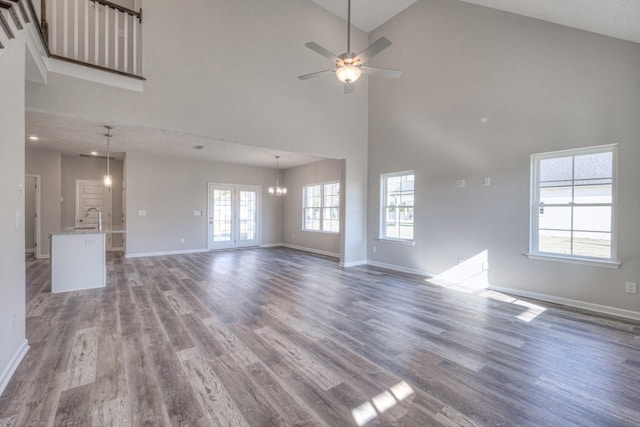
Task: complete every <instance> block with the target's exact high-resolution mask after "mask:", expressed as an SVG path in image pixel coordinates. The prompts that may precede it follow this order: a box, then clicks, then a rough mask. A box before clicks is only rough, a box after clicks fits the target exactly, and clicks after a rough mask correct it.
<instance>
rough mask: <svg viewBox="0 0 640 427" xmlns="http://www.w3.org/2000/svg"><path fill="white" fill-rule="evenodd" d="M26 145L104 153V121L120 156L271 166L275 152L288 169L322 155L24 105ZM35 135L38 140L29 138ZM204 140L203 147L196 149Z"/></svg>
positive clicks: (113, 152) (113, 149)
mask: <svg viewBox="0 0 640 427" xmlns="http://www.w3.org/2000/svg"><path fill="white" fill-rule="evenodd" d="M25 122H26V126H25V127H26V135H27V138H26V142H25V143H26V145H27V146H28V147H33V148H39V149H46V150H54V151H59V152H61V153H63V154H69V155H79V154H86V155H91V152H92V151H94V152H96V153H98V155H101V156H104V155H106V149H107V137H106V136H105V135H104V134H105V132H106V130H105V128H104V125H105V124H111V125H112V126H113V127H114V128H113V129H112V131H111V134H112V135H113V136H112V138H111V155H112V156H114V157H116V158H118V157H119V158H122V157H123V153H126V152H129V151H140V152H146V153H155V154H160V155H164V156H175V157H182V158H190V159H198V160H206V161H211V162H220V163H233V164H242V165H247V166H255V167H266V168H274V166H275V158H274V156H281V158H280V168H281V169H288V168H292V167H296V166H301V165H304V164H308V163H313V162H317V161H320V160H324V158H323V157H320V156H313V155H307V154H298V153H291V152H285V151H278V150H272V149H268V148H263V147H257V146H252V145H246V144H240V143H235V142H229V141H223V140H220V139H215V138H208V137H203V136H198V135H189V134H185V133H181V132H175V131H169V130H161V129H147V128H142V127H131V126H122V125H118V124H113V123H101V122H93V121H88V120H82V119H77V118H71V117H60V116H54V115H50V114H45V113H40V112H33V111H27V112H26V116H25ZM30 135H34V136H37V137H38V140H37V141H33V140H31V139H29V136H30ZM194 146H202V147H203V148H202V149H194V148H193V147H194Z"/></svg>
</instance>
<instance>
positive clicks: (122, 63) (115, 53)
mask: <svg viewBox="0 0 640 427" xmlns="http://www.w3.org/2000/svg"><path fill="white" fill-rule="evenodd" d="M28 3H29V7H30V8H31V11H32V13H33V14H35V15H37V16H38V19H39V20H40V26H39V27H40V28H39V29H40V30H41V36H42V37H43V42H44V43H45V46H46V47H47V48H48V50H49V55H50V56H51V57H52V58H55V59H60V60H64V61H68V62H73V63H76V64H80V65H85V66H89V67H93V68H98V69H102V70H105V71H111V72H115V73H118V74H123V75H127V76H129V77H135V78H142V67H141V65H142V63H141V55H140V47H141V38H140V35H141V34H140V25H141V23H142V10H140V11H135V10H131V9H128V8H126V7H123V6H120V5H118V4H115V3H112V2H109V1H106V0H28Z"/></svg>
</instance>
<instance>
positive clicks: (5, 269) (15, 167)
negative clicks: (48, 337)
mask: <svg viewBox="0 0 640 427" xmlns="http://www.w3.org/2000/svg"><path fill="white" fill-rule="evenodd" d="M0 70H2V78H1V79H0V93H1V94H2V102H0V199H1V200H2V203H0V218H2V220H1V221H0V236H2V238H0V375H2V373H5V370H6V369H7V368H9V366H10V363H11V361H12V359H14V357H17V356H18V355H19V354H18V352H19V351H20V349H21V346H22V345H24V344H25V343H26V335H25V276H24V272H25V260H24V219H23V215H24V197H22V198H19V197H18V186H19V185H24V173H25V172H24V136H25V135H24V102H25V100H24V84H25V79H24V76H25V43H24V39H23V35H22V34H18V35H16V39H14V40H11V41H9V43H8V50H7V51H5V52H4V53H3V54H2V55H0ZM16 217H18V219H19V220H20V221H17V219H16ZM12 316H13V319H15V321H13V320H12ZM6 380H8V378H2V377H0V387H2V386H3V385H4V384H3V383H4V381H6Z"/></svg>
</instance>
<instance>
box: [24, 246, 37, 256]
mask: <svg viewBox="0 0 640 427" xmlns="http://www.w3.org/2000/svg"><path fill="white" fill-rule="evenodd" d="M24 253H25V254H35V253H36V250H35V249H34V248H31V249H25V251H24ZM36 258H38V257H36Z"/></svg>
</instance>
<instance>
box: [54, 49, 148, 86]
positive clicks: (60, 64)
mask: <svg viewBox="0 0 640 427" xmlns="http://www.w3.org/2000/svg"><path fill="white" fill-rule="evenodd" d="M44 60H45V63H46V64H47V70H49V72H51V73H56V74H62V75H64V76H69V77H75V78H77V79H81V80H87V81H90V82H94V83H99V84H103V85H106V86H111V87H117V88H120V89H126V90H130V91H133V92H143V90H144V83H143V82H144V81H143V80H138V79H134V78H131V77H127V76H121V75H119V74H115V73H110V72H108V71H102V70H98V69H95V68H90V67H85V66H82V65H77V64H73V63H71V62H67V61H61V60H59V59H55V58H46V57H45V58H44Z"/></svg>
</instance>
